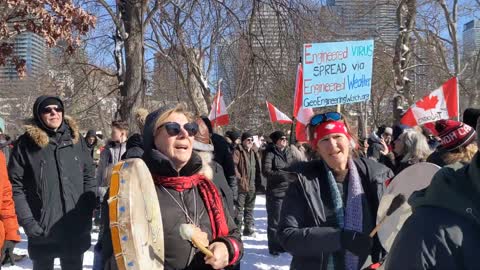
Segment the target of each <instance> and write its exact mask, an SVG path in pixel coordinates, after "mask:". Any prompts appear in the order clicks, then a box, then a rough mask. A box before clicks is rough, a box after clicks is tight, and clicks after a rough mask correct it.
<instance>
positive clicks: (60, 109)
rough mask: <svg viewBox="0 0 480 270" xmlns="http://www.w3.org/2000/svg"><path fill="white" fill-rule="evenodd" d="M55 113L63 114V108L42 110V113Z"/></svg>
mask: <svg viewBox="0 0 480 270" xmlns="http://www.w3.org/2000/svg"><path fill="white" fill-rule="evenodd" d="M53 111H56V112H57V113H61V112H63V108H59V107H57V108H53V107H45V108H43V109H42V111H41V113H44V114H45V113H52V112H53Z"/></svg>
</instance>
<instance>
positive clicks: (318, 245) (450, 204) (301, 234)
mask: <svg viewBox="0 0 480 270" xmlns="http://www.w3.org/2000/svg"><path fill="white" fill-rule="evenodd" d="M479 115H480V110H477V109H467V110H466V111H465V114H464V116H463V121H464V122H459V121H455V120H438V121H436V122H434V123H429V124H427V125H423V126H421V127H419V126H417V127H407V126H404V125H400V124H398V125H394V126H392V127H389V126H381V127H379V128H378V129H377V130H375V132H373V133H372V134H371V135H370V136H368V137H365V138H357V136H356V134H355V133H354V132H353V131H352V130H351V128H350V126H349V123H348V120H347V119H346V118H345V117H344V116H343V115H342V114H340V113H338V112H327V113H319V114H316V115H314V116H313V117H312V118H311V119H310V122H309V125H308V126H307V129H308V130H307V131H308V132H307V133H308V137H309V140H308V141H307V142H297V143H291V142H290V138H289V135H288V134H286V133H284V132H283V131H281V130H276V131H273V132H272V133H271V134H269V136H268V137H263V136H260V135H258V134H254V133H252V132H251V131H244V132H240V131H238V130H229V131H226V132H225V135H220V134H217V133H216V132H214V129H213V128H212V123H211V122H210V120H209V119H208V118H207V117H202V116H195V115H193V114H192V113H191V112H189V111H188V110H187V109H186V108H185V107H183V106H181V105H167V106H164V107H161V108H159V109H157V110H155V111H153V112H151V113H148V112H147V111H146V110H139V111H138V112H137V123H138V130H139V132H138V133H133V134H131V133H130V132H129V126H128V124H127V123H126V122H124V121H119V120H117V121H113V122H112V125H111V136H110V138H109V139H108V140H106V142H104V140H103V139H104V138H102V136H100V134H99V133H97V132H96V131H95V130H88V131H87V132H86V133H85V135H84V136H82V132H81V131H82V130H84V128H85V127H79V126H78V125H77V124H76V121H75V120H74V119H73V118H71V117H68V116H67V115H66V108H65V106H64V103H63V101H62V100H61V99H59V98H58V97H53V96H40V97H38V98H37V100H36V102H35V104H34V106H33V114H32V118H31V119H30V120H28V123H27V125H26V126H25V133H24V134H23V135H21V136H20V137H18V138H17V139H16V140H15V141H10V140H9V138H8V137H7V136H5V135H3V134H2V135H0V150H2V151H1V153H0V191H2V194H1V197H2V200H0V220H1V222H0V246H2V249H1V255H2V258H1V260H2V262H7V261H8V262H10V263H14V261H15V258H14V257H15V256H14V255H15V254H14V253H13V251H14V248H15V244H16V243H18V242H19V241H20V235H19V232H18V229H19V226H22V227H23V229H24V231H25V234H26V235H27V237H28V253H29V257H30V259H31V260H32V262H33V269H34V270H47V269H53V264H54V259H55V258H59V259H60V263H61V267H62V269H68V270H75V269H82V267H83V254H84V253H85V251H86V250H88V249H89V248H90V245H91V236H90V235H91V232H92V230H97V231H98V233H99V239H98V242H97V243H96V245H95V247H94V256H95V257H94V264H93V269H95V270H99V269H119V267H118V265H117V262H116V258H115V254H114V252H113V246H112V237H111V232H110V220H109V207H108V199H109V186H110V179H109V174H110V172H111V170H112V167H113V166H114V165H115V164H117V163H118V162H120V161H122V160H126V159H132V158H138V159H142V160H143V161H144V163H145V164H146V166H147V167H148V171H149V173H150V174H151V176H152V179H153V181H154V184H155V188H156V192H157V195H158V202H159V205H161V208H162V213H161V218H162V223H163V235H164V242H165V260H164V262H163V264H164V266H165V269H172V270H173V269H240V262H241V259H242V256H243V252H244V248H243V244H242V236H255V229H256V228H255V218H254V215H253V212H254V207H255V199H256V196H257V194H259V193H260V194H265V196H266V210H267V220H268V223H267V235H268V251H269V253H270V255H271V256H274V257H275V256H279V255H280V254H281V253H284V252H288V253H290V254H291V255H292V261H291V269H322V270H344V269H345V270H350V269H352V270H358V269H373V268H371V267H372V266H370V264H371V263H372V262H383V261H385V264H384V267H385V269H387V270H392V269H393V270H395V269H474V268H475V266H476V261H475V257H474V256H475V254H480V245H479V243H480V200H479V198H480V182H479V180H480V160H479V159H480V158H479V157H478V146H477V143H478V140H479V139H478V136H477V132H476V131H475V129H476V128H478V127H479V124H477V122H478V118H479ZM105 139H106V138H105ZM421 162H430V163H434V164H436V165H438V166H440V167H442V169H441V170H440V171H439V172H438V173H437V174H436V175H435V176H434V178H433V179H432V184H431V185H430V186H429V187H428V188H427V189H425V190H421V191H418V192H415V193H414V195H412V196H411V197H410V198H409V203H410V205H411V206H412V208H413V214H412V216H411V217H410V218H409V219H408V220H407V222H406V223H405V225H404V226H403V228H402V230H401V231H400V233H399V235H398V237H397V238H396V239H395V242H394V244H393V246H392V248H391V250H390V252H389V253H388V254H387V252H386V251H385V249H384V248H383V247H382V245H381V243H380V241H379V239H378V237H377V236H373V237H371V236H369V234H370V232H371V231H372V229H373V228H374V227H375V226H376V225H377V222H376V218H377V210H378V208H379V202H380V200H381V199H382V195H383V194H384V192H385V190H386V188H387V186H388V185H389V184H390V183H391V182H392V181H395V180H394V179H395V176H396V175H398V174H399V173H401V172H402V171H403V170H405V169H406V168H408V167H410V166H412V165H414V164H417V163H421ZM7 163H8V167H7ZM92 223H93V224H92ZM183 223H188V224H192V225H193V226H194V227H195V229H196V230H198V231H199V232H201V235H202V241H201V242H202V245H204V247H207V248H208V249H209V250H210V251H211V252H212V254H211V255H203V253H202V252H200V251H199V247H198V246H196V245H195V244H194V243H192V242H190V241H187V240H184V239H182V237H181V236H180V235H179V234H178V233H177V232H178V231H179V227H180V225H181V224H183Z"/></svg>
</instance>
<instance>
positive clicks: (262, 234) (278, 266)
mask: <svg viewBox="0 0 480 270" xmlns="http://www.w3.org/2000/svg"><path fill="white" fill-rule="evenodd" d="M255 230H256V235H255V237H244V238H243V244H244V247H245V255H244V256H243V259H242V266H241V269H242V270H257V269H261V270H287V269H289V265H290V260H291V256H290V255H288V254H285V253H284V254H281V255H280V256H278V257H272V256H271V255H270V254H269V253H268V247H267V210H266V209H265V196H263V195H260V196H257V199H256V204H255ZM21 233H22V242H21V243H19V244H17V246H16V248H15V253H16V254H27V238H26V236H25V234H24V233H23V230H22V229H21ZM97 238H98V235H97V234H96V233H92V247H90V250H88V251H87V252H86V253H85V256H84V259H83V269H92V265H93V245H94V244H95V243H96V242H97ZM2 269H9V270H18V269H32V262H31V261H30V260H29V259H28V258H25V259H23V260H22V261H20V262H17V265H15V266H3V267H2ZM55 269H61V268H60V261H59V260H58V259H57V260H55Z"/></svg>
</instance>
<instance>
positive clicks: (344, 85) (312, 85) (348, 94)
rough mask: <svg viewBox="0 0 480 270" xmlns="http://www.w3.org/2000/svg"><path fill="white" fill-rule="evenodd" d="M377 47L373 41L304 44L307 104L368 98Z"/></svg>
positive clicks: (337, 102) (316, 104) (307, 105)
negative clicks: (375, 48) (374, 53)
mask: <svg viewBox="0 0 480 270" xmlns="http://www.w3.org/2000/svg"><path fill="white" fill-rule="evenodd" d="M373 49H374V45H373V40H362V41H345V42H329V43H310V44H304V45H303V100H302V102H303V107H305V108H318V107H326V106H333V105H337V104H346V103H354V102H361V101H366V100H368V99H369V98H370V92H371V87H372V66H373V64H372V63H373Z"/></svg>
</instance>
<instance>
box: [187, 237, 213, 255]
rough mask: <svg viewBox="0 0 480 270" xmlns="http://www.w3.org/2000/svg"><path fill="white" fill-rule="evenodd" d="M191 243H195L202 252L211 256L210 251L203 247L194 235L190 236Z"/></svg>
mask: <svg viewBox="0 0 480 270" xmlns="http://www.w3.org/2000/svg"><path fill="white" fill-rule="evenodd" d="M192 243H193V245H195V246H196V247H197V248H198V249H199V250H200V251H201V252H202V253H203V254H205V255H207V256H208V257H213V253H212V251H210V250H209V249H208V248H206V247H204V246H203V245H202V244H201V243H199V241H197V239H196V238H195V237H192Z"/></svg>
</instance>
